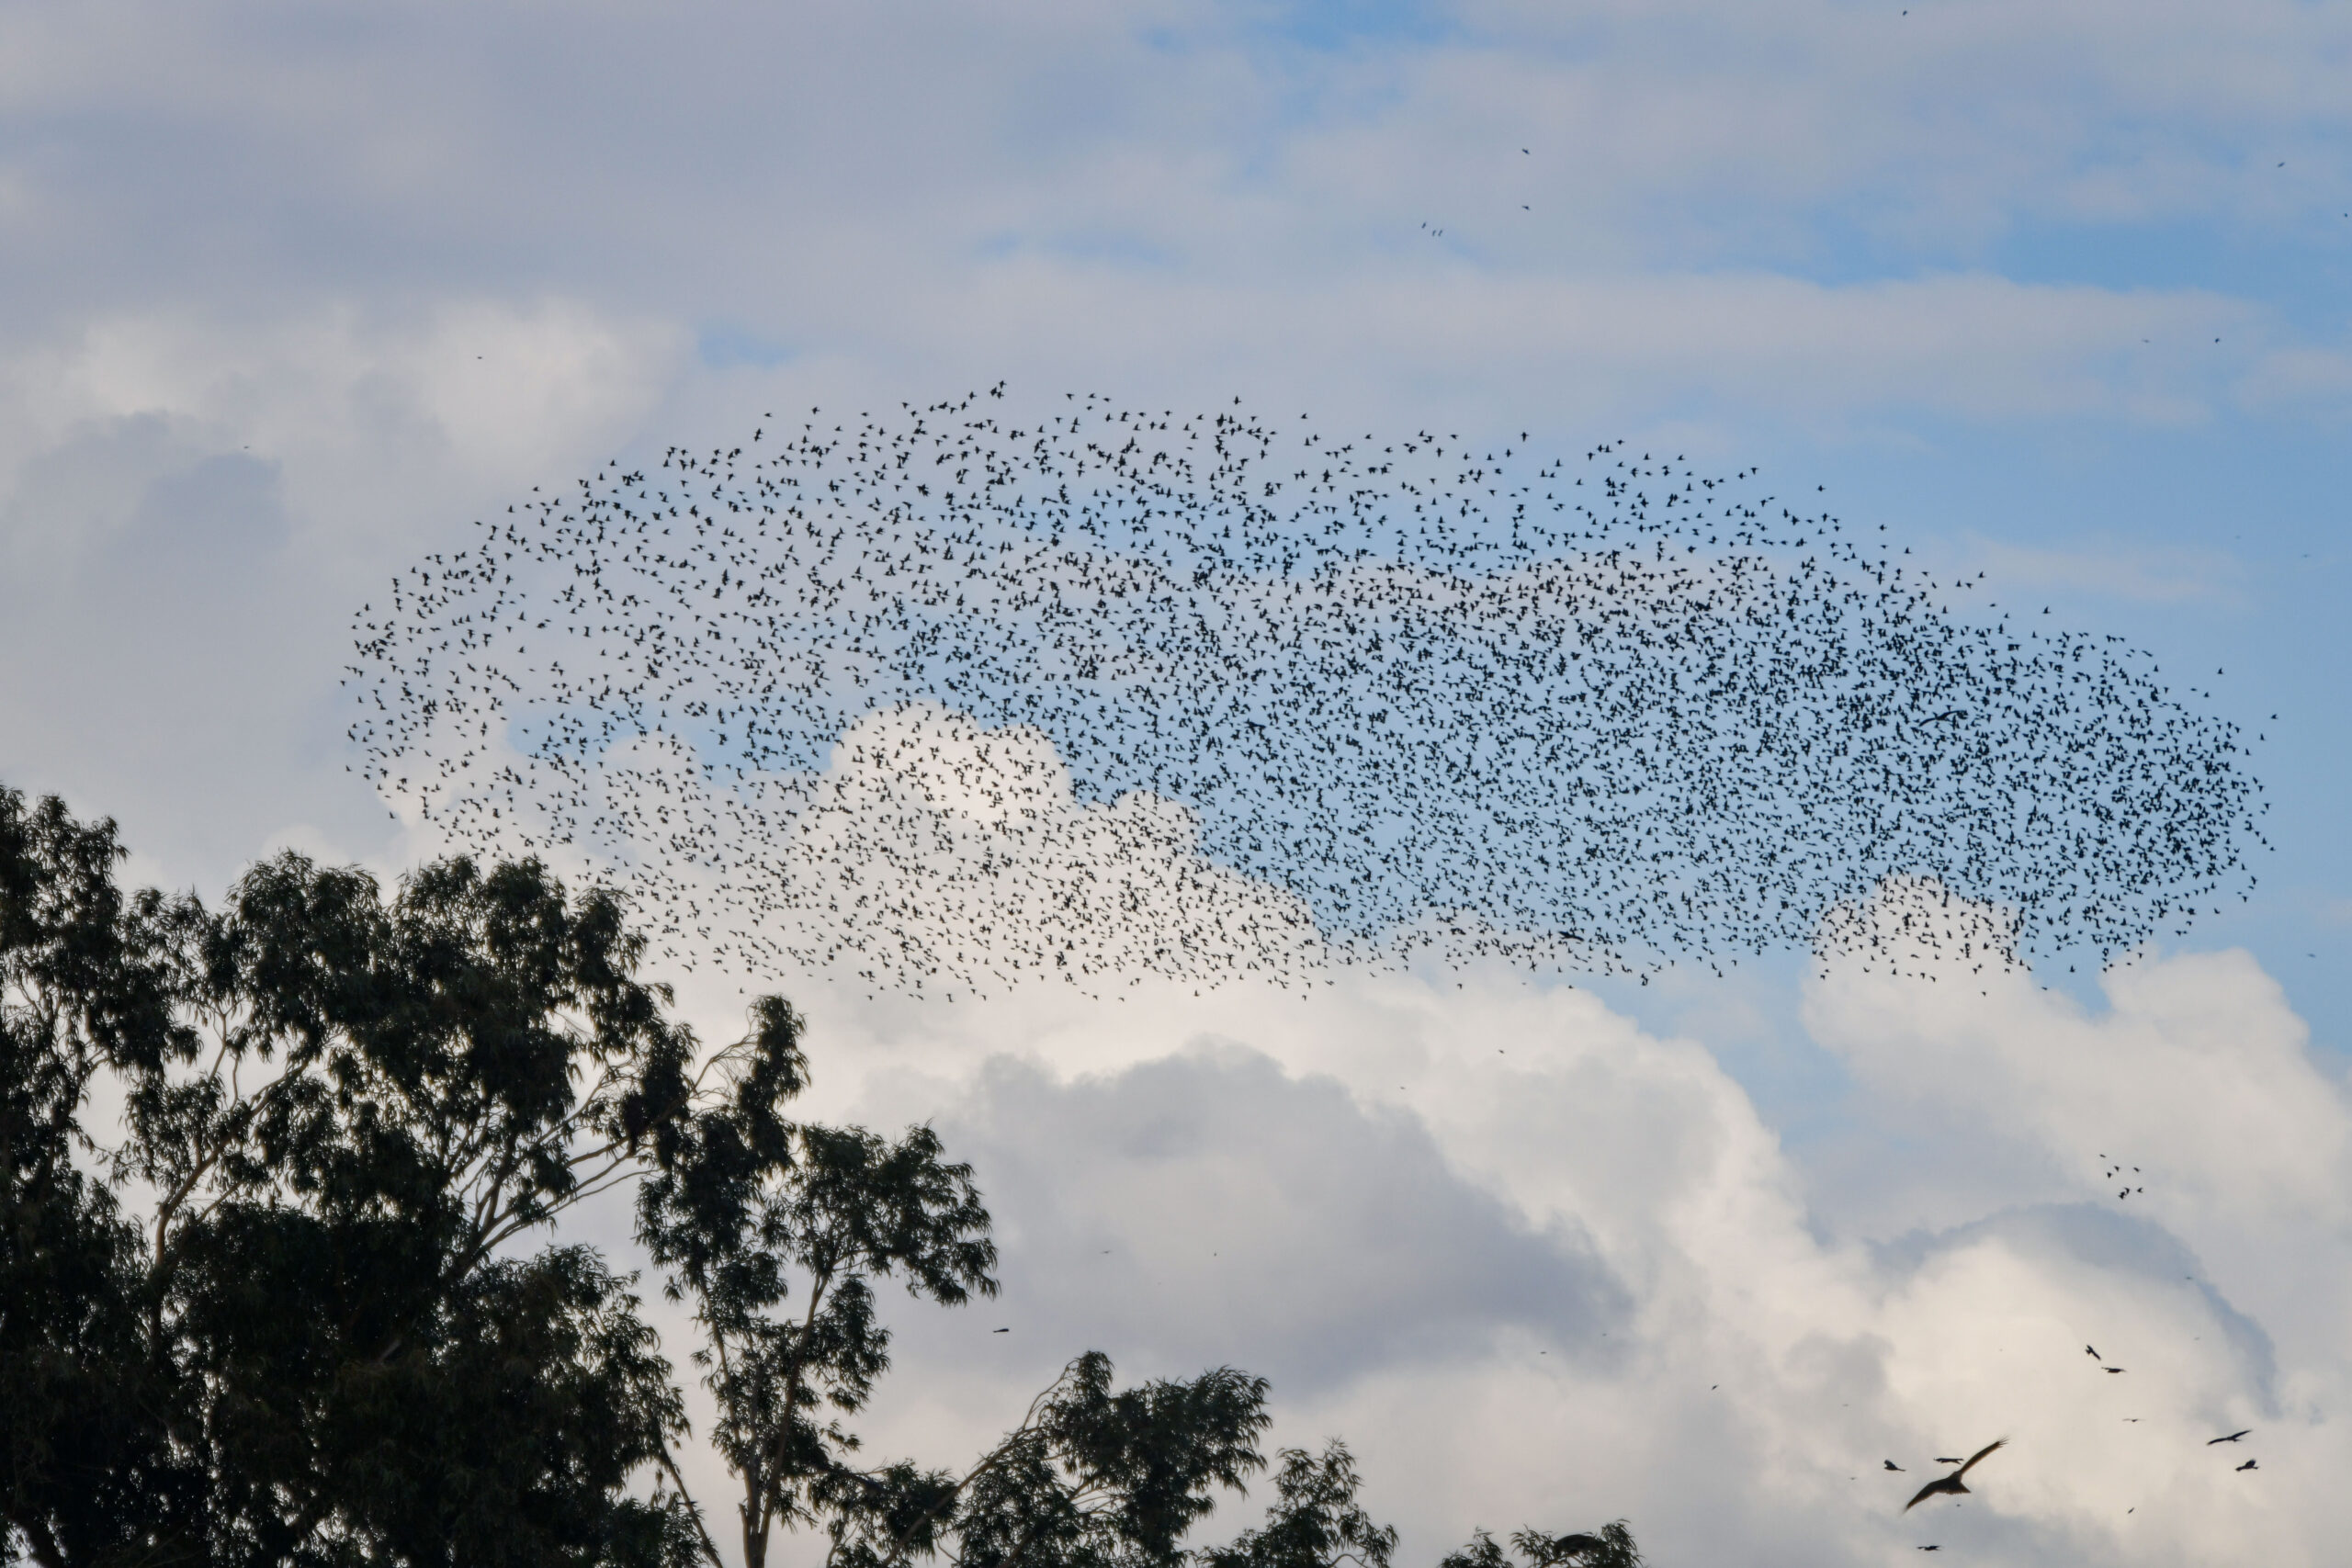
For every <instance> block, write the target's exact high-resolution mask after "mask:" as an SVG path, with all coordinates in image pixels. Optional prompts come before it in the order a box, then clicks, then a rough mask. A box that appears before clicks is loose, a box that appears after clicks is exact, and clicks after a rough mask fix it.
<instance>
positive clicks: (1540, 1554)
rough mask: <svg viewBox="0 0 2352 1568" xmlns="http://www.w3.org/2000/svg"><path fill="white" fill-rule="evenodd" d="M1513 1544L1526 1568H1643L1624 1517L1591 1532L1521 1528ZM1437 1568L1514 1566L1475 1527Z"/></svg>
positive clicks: (1639, 1553)
mask: <svg viewBox="0 0 2352 1568" xmlns="http://www.w3.org/2000/svg"><path fill="white" fill-rule="evenodd" d="M1510 1544H1511V1547H1512V1549H1513V1550H1514V1551H1517V1553H1518V1555H1519V1559H1520V1561H1521V1562H1524V1563H1525V1564H1526V1568H1642V1553H1641V1551H1640V1549H1639V1548H1638V1547H1636V1546H1635V1545H1634V1536H1633V1532H1632V1531H1631V1530H1629V1529H1626V1527H1625V1521H1624V1520H1623V1519H1619V1520H1617V1521H1616V1522H1615V1523H1613V1524H1606V1525H1603V1526H1601V1527H1600V1530H1599V1531H1598V1532H1597V1533H1594V1534H1590V1535H1587V1534H1585V1533H1583V1532H1581V1531H1578V1532H1577V1533H1574V1534H1570V1535H1545V1534H1544V1532H1543V1531H1541V1530H1532V1529H1524V1530H1519V1531H1516V1532H1514V1533H1513V1534H1512V1536H1511V1538H1510ZM1438 1568H1513V1564H1512V1560H1511V1558H1510V1556H1509V1555H1507V1554H1506V1553H1505V1552H1504V1551H1503V1549H1502V1548H1501V1547H1499V1546H1497V1545H1496V1544H1495V1538H1494V1537H1493V1536H1490V1535H1488V1534H1487V1532H1486V1531H1485V1530H1476V1531H1474V1532H1472V1534H1471V1537H1470V1543H1469V1544H1468V1545H1467V1546H1464V1547H1463V1548H1462V1549H1461V1550H1460V1551H1450V1552H1448V1553H1446V1554H1445V1556H1444V1557H1442V1558H1441V1559H1439V1561H1438Z"/></svg>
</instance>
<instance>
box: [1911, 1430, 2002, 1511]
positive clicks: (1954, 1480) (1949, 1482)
mask: <svg viewBox="0 0 2352 1568" xmlns="http://www.w3.org/2000/svg"><path fill="white" fill-rule="evenodd" d="M2007 1444H2008V1438H1996V1439H1995V1440H1993V1441H1992V1442H1989V1443H1987V1444H1985V1446H1984V1447H1983V1448H1981V1449H1979V1450H1976V1451H1975V1452H1974V1453H1973V1454H1971V1455H1970V1456H1969V1459H1968V1462H1967V1463H1966V1464H1963V1465H1962V1466H1961V1467H1960V1468H1959V1469H1958V1470H1955V1471H1953V1472H1951V1474H1950V1475H1945V1476H1939V1477H1938V1478H1937V1479H1935V1480H1933V1481H1930V1482H1928V1483H1927V1484H1926V1485H1925V1486H1922V1487H1920V1488H1919V1490H1918V1492H1917V1494H1915V1495H1913V1496H1912V1499H1911V1501H1909V1502H1908V1503H1905V1504H1904V1505H1903V1511H1904V1512H1905V1513H1906V1514H1907V1513H1909V1512H1910V1511H1911V1510H1912V1509H1914V1508H1916V1507H1917V1506H1919V1505H1920V1504H1922V1503H1924V1502H1926V1501H1927V1500H1928V1498H1930V1497H1932V1496H1934V1495H1937V1494H1938V1493H1939V1492H1948V1493H1951V1495H1953V1496H1959V1495H1962V1493H1964V1492H1966V1491H1967V1490H1968V1487H1967V1486H1966V1485H1965V1484H1964V1483H1962V1480H1961V1477H1962V1476H1964V1475H1966V1474H1967V1473H1968V1472H1970V1471H1972V1470H1974V1469H1975V1468H1976V1466H1977V1465H1978V1464H1979V1463H1980V1462H1982V1461H1983V1460H1984V1458H1985V1455H1986V1454H1989V1453H1991V1452H1992V1451H1993V1450H1996V1449H1998V1448H2004V1447H2006V1446H2007Z"/></svg>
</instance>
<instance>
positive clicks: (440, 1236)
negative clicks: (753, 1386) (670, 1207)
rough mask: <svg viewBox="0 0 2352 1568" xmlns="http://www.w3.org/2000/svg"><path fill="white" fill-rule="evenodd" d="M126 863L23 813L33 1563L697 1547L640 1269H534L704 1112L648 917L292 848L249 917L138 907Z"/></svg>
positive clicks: (6, 1390)
mask: <svg viewBox="0 0 2352 1568" xmlns="http://www.w3.org/2000/svg"><path fill="white" fill-rule="evenodd" d="M120 855H121V850H120V847H119V844H118V843H117V841H116V838H115V830H114V828H113V825H112V824H111V823H105V822H101V823H97V824H94V825H86V826H85V825H82V824H77V823H75V822H74V821H73V820H72V819H71V818H69V817H67V815H66V814H65V812H64V810H63V808H62V807H60V806H59V805H58V804H57V803H56V802H54V801H45V802H42V803H40V805H39V806H37V807H31V808H29V809H28V807H26V805H25V802H24V800H23V797H22V796H21V795H17V794H15V793H14V792H9V791H0V981H4V982H5V985H6V1010H5V1013H0V1172H5V1178H4V1179H5V1180H6V1191H5V1193H0V1201H4V1202H5V1213H0V1286H5V1288H4V1289H0V1401H5V1404H0V1431H5V1433H6V1437H5V1438H0V1442H5V1444H6V1449H5V1455H6V1465H7V1469H6V1473H5V1475H0V1518H5V1519H6V1524H7V1528H8V1529H9V1530H10V1532H11V1542H12V1544H11V1550H12V1551H15V1550H18V1549H21V1550H22V1551H24V1552H26V1553H27V1554H28V1555H29V1556H30V1557H31V1558H32V1559H33V1560H34V1561H36V1562H44V1563H56V1564H64V1563H101V1562H149V1561H183V1562H218V1563H256V1564H258V1563H271V1564H277V1563H300V1564H310V1563H317V1564H345V1563H353V1564H356V1563H371V1562H460V1561H462V1562H551V1563H552V1562H565V1563H571V1562H646V1563H655V1562H675V1561H680V1560H682V1559H683V1558H684V1556H685V1555H686V1554H687V1553H688V1552H689V1551H692V1550H693V1546H694V1541H695V1535H694V1532H693V1529H692V1521H691V1518H690V1516H689V1510H688V1509H687V1506H686V1505H685V1504H684V1499H683V1497H682V1496H681V1495H679V1494H678V1493H677V1492H676V1491H675V1490H674V1489H670V1488H665V1487H662V1486H656V1487H654V1488H652V1489H651V1490H650V1494H648V1495H631V1493H630V1490H629V1485H630V1482H631V1478H632V1477H633V1476H635V1475H636V1474H637V1473H638V1472H640V1471H642V1470H644V1469H646V1468H647V1467H648V1466H658V1465H661V1464H662V1463H663V1461H666V1459H667V1455H668V1445H669V1443H670V1442H671V1440H672V1439H673V1438H675V1437H676V1436H678V1435H679V1434H681V1433H682V1432H683V1430H684V1414H683V1408H682V1405H681V1403H680V1400H679V1396H678V1394H677V1393H676V1391H675V1389H674V1388H673V1386H672V1384H671V1382H670V1379H669V1376H668V1368H667V1366H666V1364H665V1363H664V1362H663V1361H662V1358H661V1356H660V1355H659V1352H658V1348H657V1347H656V1344H655V1341H654V1337H653V1335H652V1333H651V1331H650V1328H648V1327H647V1325H645V1324H644V1323H643V1322H642V1320H641V1319H640V1318H639V1316H638V1314H637V1304H638V1303H637V1300H636V1298H635V1297H634V1296H633V1295H631V1294H630V1292H629V1290H628V1280H626V1279H624V1278H621V1277H617V1276H616V1275H614V1274H613V1273H612V1272H611V1271H610V1270H609V1269H607V1268H606V1267H605V1264H604V1263H603V1262H602V1260H601V1259H599V1258H597V1257H596V1256H595V1255H594V1253H593V1252H590V1251H587V1250H584V1249H581V1248H577V1247H554V1248H548V1249H547V1250H544V1251H541V1252H539V1253H537V1254H536V1255H524V1254H521V1253H519V1252H518V1251H517V1248H518V1247H520V1246H521V1244H522V1243H523V1241H524V1240H525V1239H526V1235H527V1233H529V1232H531V1231H533V1230H534V1229H537V1228H539V1227H543V1226H545V1225H547V1224H549V1223H550V1222H552V1221H553V1220H554V1219H555V1218H556V1217H557V1216H558V1215H559V1214H560V1213H562V1212H563V1211H565V1210H566V1209H568V1208H570V1207H571V1206H572V1205H574V1204H576V1203H578V1202H580V1201H582V1200H584V1199H586V1198H589V1197H592V1196H594V1194H596V1193H597V1192H599V1191H602V1190H606V1189H608V1188H609V1187H611V1186H612V1185H613V1184H615V1183H616V1182H617V1181H620V1180H623V1179H628V1177H629V1176H630V1174H631V1170H630V1160H629V1156H628V1146H627V1144H628V1140H627V1137H626V1134H625V1132H624V1130H623V1120H624V1116H623V1108H624V1106H625V1105H627V1104H630V1103H638V1104H643V1103H649V1102H650V1103H658V1104H683V1103H684V1099H685V1096H686V1089H685V1080H684V1073H685V1069H686V1066H687V1064H688V1063H690V1062H691V1061H692V1059H693V1055H694V1043H693V1040H692V1037H691V1036H690V1035H688V1034H687V1033H686V1032H684V1030H683V1029H681V1028H679V1027H677V1026H675V1025H673V1024H672V1023H670V1022H668V1021H666V1020H665V1019H664V1017H663V1012H662V1009H663V1006H664V1004H665V1003H666V1000H667V998H666V995H665V994H663V993H662V992H661V991H660V990H659V989H657V988H654V987H647V986H644V985H642V984H639V982H638V981H637V980H635V979H634V978H633V977H632V971H633V969H634V967H635V964H636V961H637V958H638V955H639V943H638V941H637V939H636V938H635V937H633V936H631V935H630V934H629V933H628V931H626V929H625V927H624V925H623V922H622V919H621V916H620V911H619V909H618V908H617V907H616V906H615V905H614V904H613V903H612V902H611V901H610V900H609V899H607V898H604V897H599V896H595V895H589V896H586V897H581V898H578V899H568V898H567V897H565V895H564V892H563V890H562V888H561V887H560V886H559V885H557V884H556V883H555V881H554V880H553V879H552V878H550V877H549V876H548V875H547V874H546V873H545V872H544V871H543V870H541V869H540V868H539V867H538V866H537V865H536V864H533V863H527V862H526V863H517V864H509V865H501V866H497V867H494V868H492V869H491V870H489V871H487V872H484V871H482V870H481V869H479V868H477V867H476V866H474V865H473V864H472V863H469V862H467V861H463V860H458V861H450V862H446V863H440V864H436V865H433V866H428V867H426V868H424V870H422V871H420V872H419V873H417V874H415V875H413V876H412V877H410V878H408V879H407V880H406V881H405V882H404V883H403V884H402V885H401V886H400V888H399V889H398V890H397V892H396V893H395V894H394V895H393V896H392V897H390V898H386V897H384V896H383V894H382V890H381V889H380V888H379V886H377V884H376V883H375V881H374V880H373V879H372V878H370V877H368V876H367V875H366V874H363V873H360V872H356V871H338V870H322V869H321V868H319V867H316V866H314V865H312V864H311V863H309V862H307V861H305V860H302V859H301V858H300V857H298V856H292V855H288V856H282V857H280V858H278V859H276V860H273V861H270V862H267V863H264V864H262V865H259V866H257V867H255V868H254V870H253V871H252V872H251V873H249V874H247V875H246V876H245V877H244V879H243V881H242V882H241V883H239V884H238V886H236V887H235V889H234V890H233V891H232V895H231V897H230V898H229V900H228V903H227V907H226V908H223V909H222V910H220V911H219V912H217V913H215V912H210V911H207V910H206V909H204V908H201V907H200V906H199V905H198V903H197V902H196V901H195V900H194V899H192V898H179V899H166V898H164V897H161V896H159V895H156V894H153V893H142V894H140V895H138V896H136V897H130V898H125V897H123V896H122V895H120V894H119V892H118V891H117V889H116V888H115V886H114V883H113V866H114V863H115V862H116V861H118V860H119V858H120ZM102 1079H105V1080H107V1081H109V1082H110V1083H111V1085H112V1086H113V1087H114V1088H115V1089H116V1090H118V1091H119V1094H120V1097H121V1103H122V1106H123V1120H122V1128H121V1133H122V1136H121V1138H120V1141H119V1143H116V1144H114V1145H110V1146H108V1145H101V1144H100V1143H98V1142H97V1141H96V1139H95V1138H93V1137H92V1136H91V1135H90V1134H88V1133H87V1132H85V1129H84V1128H83V1126H82V1123H81V1121H80V1115H81V1111H82V1109H83V1107H84V1105H85V1103H86V1102H87V1101H88V1100H89V1099H90V1097H91V1095H92V1092H93V1090H94V1089H95V1088H96V1087H97V1086H98V1085H99V1083H100V1081H101V1080H102ZM125 1193H136V1194H139V1195H141V1197H142V1198H143V1199H144V1200H145V1202H144V1206H143V1210H142V1212H141V1213H139V1214H138V1215H137V1216H136V1218H135V1220H134V1217H133V1216H132V1214H131V1213H130V1212H129V1211H128V1210H127V1209H126V1208H125V1206H124V1204H123V1201H122V1196H123V1194H125ZM640 1490H642V1489H640Z"/></svg>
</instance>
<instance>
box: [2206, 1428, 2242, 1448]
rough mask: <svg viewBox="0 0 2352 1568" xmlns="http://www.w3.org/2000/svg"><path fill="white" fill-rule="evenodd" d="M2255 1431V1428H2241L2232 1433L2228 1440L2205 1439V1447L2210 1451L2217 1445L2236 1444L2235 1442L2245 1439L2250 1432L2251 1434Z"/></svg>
mask: <svg viewBox="0 0 2352 1568" xmlns="http://www.w3.org/2000/svg"><path fill="white" fill-rule="evenodd" d="M2253 1430H2254V1428H2253V1427H2240V1428H2238V1430H2236V1431H2234V1432H2232V1433H2231V1434H2230V1435H2229V1436H2228V1437H2226V1438H2206V1439H2205V1446H2206V1447H2207V1448H2209V1449H2210V1448H2211V1447H2212V1446H2213V1445H2214V1444H2215V1443H2234V1442H2236V1441H2237V1440H2238V1439H2239V1438H2243V1437H2245V1435H2246V1434H2247V1433H2249V1432H2251V1431H2253Z"/></svg>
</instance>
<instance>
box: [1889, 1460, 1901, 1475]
mask: <svg viewBox="0 0 2352 1568" xmlns="http://www.w3.org/2000/svg"><path fill="white" fill-rule="evenodd" d="M1886 1468H1887V1469H1889V1470H1892V1471H1894V1472H1897V1473H1900V1472H1902V1469H1903V1467H1902V1466H1901V1465H1899V1464H1897V1463H1895V1462H1894V1461H1893V1460H1888V1461H1886Z"/></svg>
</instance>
